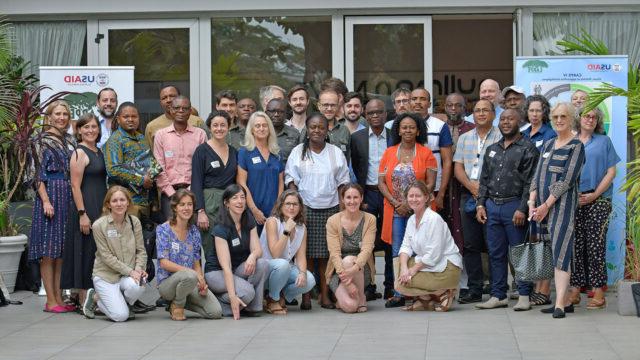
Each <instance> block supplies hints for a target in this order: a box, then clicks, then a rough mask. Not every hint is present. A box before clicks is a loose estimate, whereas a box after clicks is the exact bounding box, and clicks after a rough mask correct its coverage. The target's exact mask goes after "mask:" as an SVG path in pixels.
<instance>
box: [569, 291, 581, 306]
mask: <svg viewBox="0 0 640 360" xmlns="http://www.w3.org/2000/svg"><path fill="white" fill-rule="evenodd" d="M569 301H570V302H571V303H572V304H573V305H579V304H580V293H579V292H576V293H575V294H570V295H569Z"/></svg>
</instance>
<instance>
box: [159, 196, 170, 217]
mask: <svg viewBox="0 0 640 360" xmlns="http://www.w3.org/2000/svg"><path fill="white" fill-rule="evenodd" d="M160 212H161V213H162V217H163V218H164V221H167V220H169V219H171V198H170V197H168V196H167V195H165V194H162V195H160Z"/></svg>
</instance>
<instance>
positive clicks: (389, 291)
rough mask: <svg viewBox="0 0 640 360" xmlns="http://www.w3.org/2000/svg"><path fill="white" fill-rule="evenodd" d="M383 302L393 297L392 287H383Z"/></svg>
mask: <svg viewBox="0 0 640 360" xmlns="http://www.w3.org/2000/svg"><path fill="white" fill-rule="evenodd" d="M382 297H383V298H384V299H385V300H387V299H389V298H391V297H393V288H392V287H385V288H384V295H383V296H382Z"/></svg>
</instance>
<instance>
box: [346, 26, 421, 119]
mask: <svg viewBox="0 0 640 360" xmlns="http://www.w3.org/2000/svg"><path fill="white" fill-rule="evenodd" d="M345 81H346V83H347V86H348V87H349V89H351V90H353V91H357V92H359V93H361V94H362V95H363V96H364V97H365V98H371V97H377V98H381V99H383V100H385V102H386V103H387V110H392V109H393V107H392V104H391V100H390V95H391V93H392V92H393V91H394V90H395V89H397V88H400V87H404V88H408V89H414V88H416V87H424V88H426V89H427V90H429V92H431V87H432V82H433V78H432V61H431V17H430V16H347V17H346V18H345Z"/></svg>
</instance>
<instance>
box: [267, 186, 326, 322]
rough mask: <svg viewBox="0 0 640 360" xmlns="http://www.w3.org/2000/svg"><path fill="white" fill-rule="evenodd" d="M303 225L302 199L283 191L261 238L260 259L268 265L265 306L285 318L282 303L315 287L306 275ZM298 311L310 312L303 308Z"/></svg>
mask: <svg viewBox="0 0 640 360" xmlns="http://www.w3.org/2000/svg"><path fill="white" fill-rule="evenodd" d="M304 222H305V217H304V207H303V205H302V197H300V194H298V192H297V191H295V190H285V191H284V192H283V193H282V194H280V196H279V197H278V200H277V201H276V204H275V207H274V210H273V214H272V215H271V217H270V218H268V219H267V221H266V225H265V228H264V230H263V231H262V234H261V235H260V246H261V247H262V252H263V256H262V258H263V259H265V260H268V261H269V271H268V272H267V277H266V280H265V287H266V288H267V290H269V295H268V296H267V303H266V305H265V311H266V312H268V313H271V314H275V315H285V314H286V313H287V306H286V303H285V299H286V301H292V300H293V299H295V298H296V296H298V295H300V294H304V293H306V292H308V291H311V289H312V288H313V287H314V286H315V284H316V281H315V279H314V277H313V274H311V272H310V271H307V257H306V254H307V227H306V226H305V224H304ZM294 259H295V264H294V263H293V260H294ZM300 309H302V310H310V309H309V308H307V307H305V306H304V304H302V305H301V306H300Z"/></svg>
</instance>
